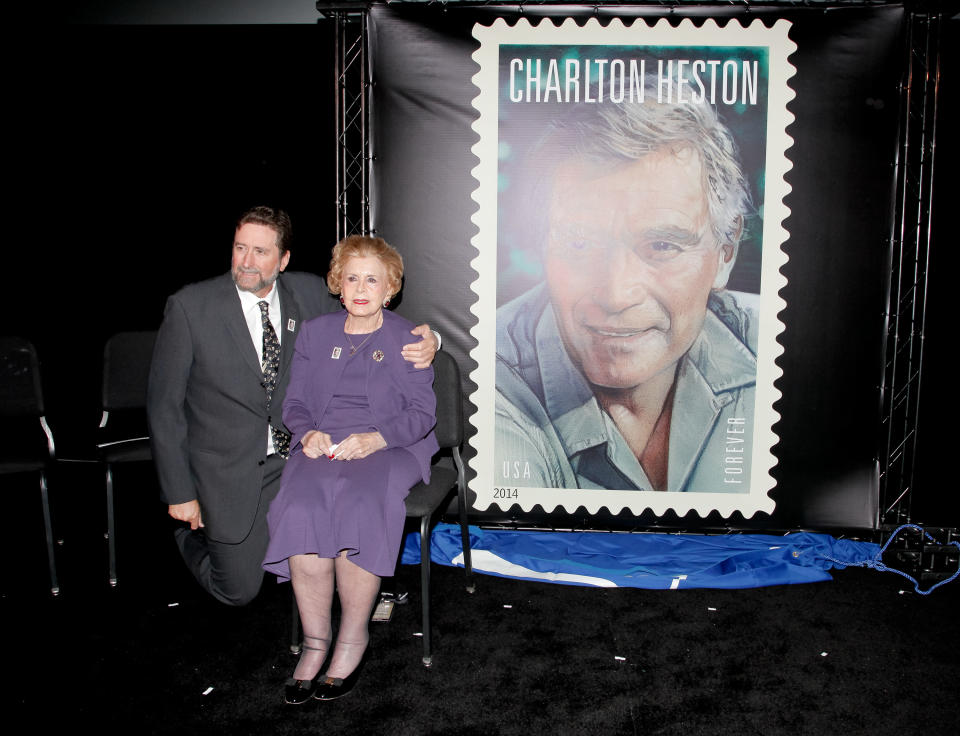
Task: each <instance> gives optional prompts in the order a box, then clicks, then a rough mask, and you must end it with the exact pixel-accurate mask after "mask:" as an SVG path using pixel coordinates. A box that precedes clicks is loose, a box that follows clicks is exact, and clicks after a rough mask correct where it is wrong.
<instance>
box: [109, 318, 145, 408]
mask: <svg viewBox="0 0 960 736" xmlns="http://www.w3.org/2000/svg"><path fill="white" fill-rule="evenodd" d="M156 341H157V332H156V330H151V331H144V332H118V333H117V334H116V335H114V336H113V337H111V338H110V339H109V340H107V345H106V347H105V348H104V350H103V392H102V396H101V401H102V404H103V409H104V411H113V410H115V409H141V408H143V407H145V406H146V405H147V379H148V377H149V376H150V361H151V360H152V359H153V346H154V343H155V342H156Z"/></svg>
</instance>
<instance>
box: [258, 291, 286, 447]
mask: <svg viewBox="0 0 960 736" xmlns="http://www.w3.org/2000/svg"><path fill="white" fill-rule="evenodd" d="M257 306H258V307H260V321H261V322H262V323H263V386H264V388H265V389H266V390H267V411H268V412H269V411H270V402H271V400H272V399H273V389H274V388H276V386H277V373H279V372H280V340H279V339H278V338H277V333H276V331H275V330H274V329H273V324H272V323H271V322H270V312H269V309H270V305H269V304H268V303H267V302H265V301H263V302H259V303H258V304H257ZM270 434H271V436H272V437H273V447H274V449H275V450H276V451H277V453H278V454H279V455H280V457H282V458H283V459H284V460H286V459H287V458H288V457H290V435H288V434H287V433H286V432H284V431H283V430H282V429H277V428H276V427H274V426H273V425H272V424H271V425H270Z"/></svg>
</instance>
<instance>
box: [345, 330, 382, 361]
mask: <svg viewBox="0 0 960 736" xmlns="http://www.w3.org/2000/svg"><path fill="white" fill-rule="evenodd" d="M374 332H376V330H374ZM343 334H344V335H345V336H346V338H347V342H348V343H350V355H353V354H354V353H356V352H357V351H358V350H359V349H360V348H362V347H363V345H364V343H365V342H366V341H367V340H369V339H370V338H371V337H373V332H371V333H370V334H369V335H367V336H366V337H365V338H363V342H361V343H360V344H359V345H354V344H353V340H351V339H350V333H348V332H344V333H343Z"/></svg>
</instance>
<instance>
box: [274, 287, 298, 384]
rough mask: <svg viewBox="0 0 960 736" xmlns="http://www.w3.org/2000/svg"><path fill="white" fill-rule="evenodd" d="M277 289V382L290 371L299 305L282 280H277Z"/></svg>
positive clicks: (296, 333)
mask: <svg viewBox="0 0 960 736" xmlns="http://www.w3.org/2000/svg"><path fill="white" fill-rule="evenodd" d="M277 289H278V292H279V295H280V332H281V337H280V372H279V374H278V375H277V381H278V382H279V381H280V380H281V379H282V378H283V377H284V376H286V375H287V371H289V370H290V361H292V360H293V346H294V344H295V343H296V341H297V335H298V334H300V326H301V325H300V323H301V321H302V320H301V317H300V305H299V304H298V303H297V300H296V297H295V296H294V294H293V292H292V291H290V289H288V288H287V287H286V286H285V285H284V283H283V279H282V278H278V279H277Z"/></svg>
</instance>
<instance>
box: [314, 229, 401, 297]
mask: <svg viewBox="0 0 960 736" xmlns="http://www.w3.org/2000/svg"><path fill="white" fill-rule="evenodd" d="M370 256H373V257H375V258H379V259H380V262H381V263H382V264H383V265H384V266H385V267H386V269H387V297H388V298H393V297H394V296H396V294H397V292H398V291H400V285H401V284H402V283H403V257H402V256H401V255H400V254H399V253H398V252H397V249H396V248H394V247H393V246H392V245H390V244H389V243H388V242H387V241H386V240H384V239H383V238H373V237H370V236H368V235H348V236H347V237H345V238H344V239H343V240H341V241H340V242H339V243H337V244H336V245H335V246H333V257H331V258H330V270H329V271H328V272H327V288H328V289H330V293H331V294H339V293H340V282H341V280H342V279H343V267H344V265H345V264H346V262H347V261H349V260H350V259H351V258H367V257H370Z"/></svg>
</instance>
